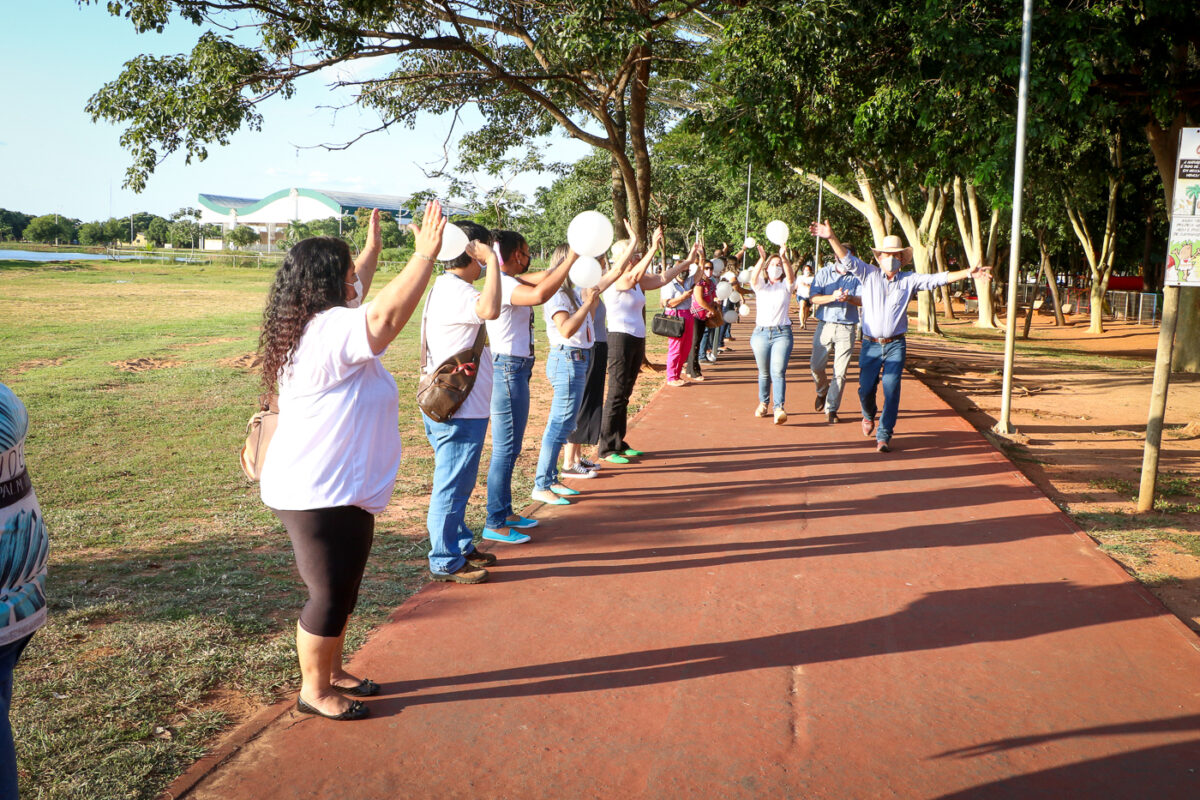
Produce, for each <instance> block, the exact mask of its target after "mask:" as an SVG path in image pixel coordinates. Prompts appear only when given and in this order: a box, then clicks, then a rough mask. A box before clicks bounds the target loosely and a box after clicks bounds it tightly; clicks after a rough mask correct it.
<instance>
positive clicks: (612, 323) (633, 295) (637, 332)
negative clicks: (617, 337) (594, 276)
mask: <svg viewBox="0 0 1200 800" xmlns="http://www.w3.org/2000/svg"><path fill="white" fill-rule="evenodd" d="M601 296H602V297H603V298H604V302H605V303H606V304H607V305H608V318H607V319H606V320H605V321H606V323H607V325H608V330H609V332H610V333H624V334H628V335H629V336H636V337H637V338H639V339H645V338H646V318H645V317H644V316H642V313H643V311H644V310H645V308H646V293H645V292H644V291H642V287H641V286H639V285H635V286H634V287H633V288H632V289H628V290H624V291H623V290H621V289H618V288H617V286H616V284H613V285H612V286H610V287H608V288H607V289H605V290H604V294H603V295H601Z"/></svg>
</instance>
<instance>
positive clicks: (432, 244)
mask: <svg viewBox="0 0 1200 800" xmlns="http://www.w3.org/2000/svg"><path fill="white" fill-rule="evenodd" d="M372 216H374V214H372ZM422 219H423V224H422V226H421V227H419V228H418V227H417V226H416V225H409V226H408V229H409V230H410V231H412V232H413V236H414V238H415V240H416V242H415V246H416V249H415V251H414V252H413V255H412V258H410V259H409V260H408V264H407V265H406V266H405V267H404V270H403V271H402V272H401V273H400V274H399V275H397V276H396V277H394V278H392V280H391V281H390V282H389V283H388V285H387V286H385V287H383V291H381V292H380V293H379V296H378V297H376V298H375V300H374V301H372V302H371V303H370V304H369V305H368V306H367V341H368V342H370V344H371V352H373V353H375V354H376V355H378V354H379V353H382V352H383V351H384V350H385V349H387V346H388V345H389V344H391V343H392V340H393V339H395V338H396V337H397V336H398V335H399V334H400V331H402V330H403V329H404V326H405V324H406V323H407V322H408V320H409V318H410V317H411V316H412V313H413V310H414V309H415V308H416V307H417V303H418V302H420V300H421V296H422V295H423V294H425V287H426V286H427V285H428V284H429V278H430V276H431V275H432V274H433V262H434V258H435V257H436V256H437V252H438V250H440V249H441V247H442V231H444V230H445V229H446V218H445V217H443V216H442V204H441V203H439V202H438V201H437V200H433V201H431V202H429V203H427V204H426V205H425V215H424V217H423V218H422ZM355 269H359V267H357V266H356V267H355ZM367 283H368V282H367V281H366V280H363V294H364V295H365V294H366V287H367Z"/></svg>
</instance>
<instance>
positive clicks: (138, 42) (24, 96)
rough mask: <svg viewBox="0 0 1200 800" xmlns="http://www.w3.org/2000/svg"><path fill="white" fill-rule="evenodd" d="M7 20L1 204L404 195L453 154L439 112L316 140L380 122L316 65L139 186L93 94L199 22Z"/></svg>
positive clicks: (563, 149) (181, 48) (9, 13)
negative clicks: (88, 108) (349, 103)
mask: <svg viewBox="0 0 1200 800" xmlns="http://www.w3.org/2000/svg"><path fill="white" fill-rule="evenodd" d="M0 20H2V24H0V75H3V76H4V78H5V80H4V85H5V89H6V90H7V91H6V92H5V95H6V96H5V98H4V111H3V113H2V114H0V208H7V209H11V210H15V211H23V212H25V213H27V214H50V213H60V214H65V215H67V216H70V217H76V218H79V219H81V220H84V221H88V220H92V219H107V218H108V217H110V216H124V215H127V214H129V213H131V212H133V211H150V212H153V213H156V214H161V215H163V216H166V215H168V214H170V213H171V212H173V211H175V210H177V209H178V208H180V207H181V206H190V205H195V201H196V196H197V195H198V194H200V193H211V194H224V195H233V196H241V197H262V196H265V195H267V194H269V193H270V192H273V191H276V190H278V189H283V188H288V187H292V186H297V187H307V188H313V189H331V190H343V191H347V190H357V191H362V192H370V193H379V194H398V195H406V194H410V193H411V192H414V191H418V190H421V189H425V188H430V181H429V180H428V179H427V178H426V177H425V175H424V174H423V173H422V172H421V169H420V168H419V167H418V165H424V166H426V167H427V168H428V167H430V166H431V165H435V164H438V163H440V162H441V161H442V158H443V149H442V146H443V141H444V140H445V138H446V134H447V132H448V131H449V129H450V120H449V117H448V116H447V117H428V118H426V119H424V120H423V121H422V122H421V124H420V125H419V126H418V128H417V129H415V130H412V131H410V130H407V129H399V130H397V129H393V130H392V131H388V132H383V133H377V134H373V135H371V136H368V137H366V138H365V139H363V140H361V141H359V142H358V143H357V144H355V145H354V146H353V147H351V148H349V149H348V150H344V151H326V150H322V149H308V148H311V147H312V146H313V145H319V144H322V143H337V142H342V141H348V140H349V139H351V138H353V137H354V136H355V135H357V134H358V133H360V132H361V131H363V130H366V129H369V128H372V127H375V126H376V125H377V124H378V119H377V118H376V117H374V116H373V115H371V114H370V113H369V112H359V111H358V110H357V109H350V110H344V111H340V112H338V113H337V114H336V115H335V114H334V113H332V112H331V111H329V110H326V109H321V108H318V106H322V105H331V104H332V103H331V97H330V91H329V89H328V88H327V86H328V83H329V77H328V76H324V77H322V76H320V75H317V76H313V77H312V78H310V79H309V80H308V81H307V82H305V83H302V84H301V85H300V90H299V91H298V92H297V93H296V95H295V96H294V97H293V98H292V99H291V100H287V101H284V100H279V99H272V100H271V101H268V103H267V104H266V105H265V106H264V107H263V108H262V111H263V116H264V121H263V127H262V130H261V131H257V132H256V131H242V132H240V133H238V134H236V135H235V136H234V137H233V138H232V139H231V141H230V143H229V145H228V146H225V147H221V146H220V145H214V146H211V147H209V156H208V159H207V160H205V161H203V162H196V161H193V163H192V164H191V165H190V166H189V165H186V164H184V159H183V156H182V155H181V154H175V155H173V156H171V157H170V158H168V159H167V161H166V162H164V163H163V164H162V165H161V166H159V168H158V169H157V170H156V171H155V173H154V175H152V176H151V178H150V180H149V183H148V185H147V187H146V189H145V191H143V192H142V193H141V194H140V195H139V194H134V193H133V192H132V191H130V190H128V189H123V188H121V184H122V183H123V182H124V180H125V169H126V167H127V166H128V165H129V161H130V159H129V156H128V154H127V153H126V152H125V151H124V150H123V149H122V148H121V146H120V143H119V139H120V135H121V131H120V130H119V129H118V128H117V127H115V126H112V125H109V124H107V123H103V122H100V123H93V122H92V121H91V118H90V117H89V116H88V114H87V113H86V112H85V111H84V106H85V105H86V104H87V100H88V98H89V97H91V95H92V94H94V93H95V92H96V91H97V90H98V89H99V88H100V87H101V86H102V85H103V84H104V83H106V82H107V81H110V80H113V79H114V78H116V76H117V75H118V74H119V73H120V71H121V68H122V65H123V64H124V63H125V62H126V61H128V60H129V59H131V58H133V57H135V56H137V55H140V54H143V53H151V54H156V55H166V54H174V53H184V52H188V51H190V50H191V47H192V45H193V43H194V42H195V38H196V36H197V34H198V32H199V29H197V28H196V27H194V26H192V25H191V24H189V23H185V22H174V23H172V24H171V25H168V26H167V28H166V30H165V32H164V33H162V34H155V33H149V34H143V35H141V36H139V35H137V34H135V33H134V31H133V26H132V25H130V23H129V22H128V21H127V20H125V19H123V18H118V17H113V16H110V15H109V13H108V11H107V10H106V9H105V7H104V4H103V3H101V4H100V5H99V6H96V5H92V6H84V7H80V6H78V5H77V4H76V3H75V1H74V0H36V2H28V0H0ZM344 97H348V95H346V96H344ZM462 130H464V128H463V127H462V123H461V122H460V128H459V131H462ZM587 150H588V148H587V147H586V146H585V145H583V144H581V143H579V142H576V141H573V140H568V139H565V138H561V137H560V138H556V139H555V140H553V142H552V150H551V151H550V156H551V158H553V159H557V160H561V161H574V160H576V159H578V158H580V157H582V156H583V155H585V154H586V153H587ZM451 152H452V154H453V150H452V151H451ZM451 163H452V164H453V161H452V162H451ZM552 177H553V176H550V175H542V176H538V175H525V176H521V177H519V178H517V179H516V180H515V181H514V182H513V184H512V187H511V188H514V189H516V190H518V191H522V192H525V193H526V194H530V193H531V192H532V191H533V189H534V188H535V187H536V186H538V185H542V184H546V183H548V182H549V181H550V180H552ZM480 180H481V182H482V185H489V186H490V185H494V184H495V183H497V181H495V180H494V179H485V178H480ZM434 188H440V187H437V186H435V187H434Z"/></svg>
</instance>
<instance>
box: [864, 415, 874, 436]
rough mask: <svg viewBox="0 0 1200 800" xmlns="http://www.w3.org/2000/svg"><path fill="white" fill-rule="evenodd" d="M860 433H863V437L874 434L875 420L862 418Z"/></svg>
mask: <svg viewBox="0 0 1200 800" xmlns="http://www.w3.org/2000/svg"><path fill="white" fill-rule="evenodd" d="M862 432H863V436H870V435H871V434H872V433H874V432H875V419H874V418H871V419H867V418H866V417H863V421H862Z"/></svg>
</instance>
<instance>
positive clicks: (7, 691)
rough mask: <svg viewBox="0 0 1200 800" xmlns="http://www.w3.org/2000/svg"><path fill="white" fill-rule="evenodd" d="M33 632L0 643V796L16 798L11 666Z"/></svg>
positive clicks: (15, 755)
mask: <svg viewBox="0 0 1200 800" xmlns="http://www.w3.org/2000/svg"><path fill="white" fill-rule="evenodd" d="M32 638H33V634H32V633H31V634H29V635H28V636H26V637H25V638H24V639H18V640H17V641H15V642H9V643H8V644H0V797H5V798H9V797H11V798H12V800H17V750H16V747H15V746H14V745H13V736H12V722H10V721H9V719H8V709H9V708H10V707H11V706H12V690H13V668H14V667H16V666H17V659H19V658H20V657H21V651H22V650H24V649H25V645H27V644H29V640H30V639H32Z"/></svg>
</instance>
